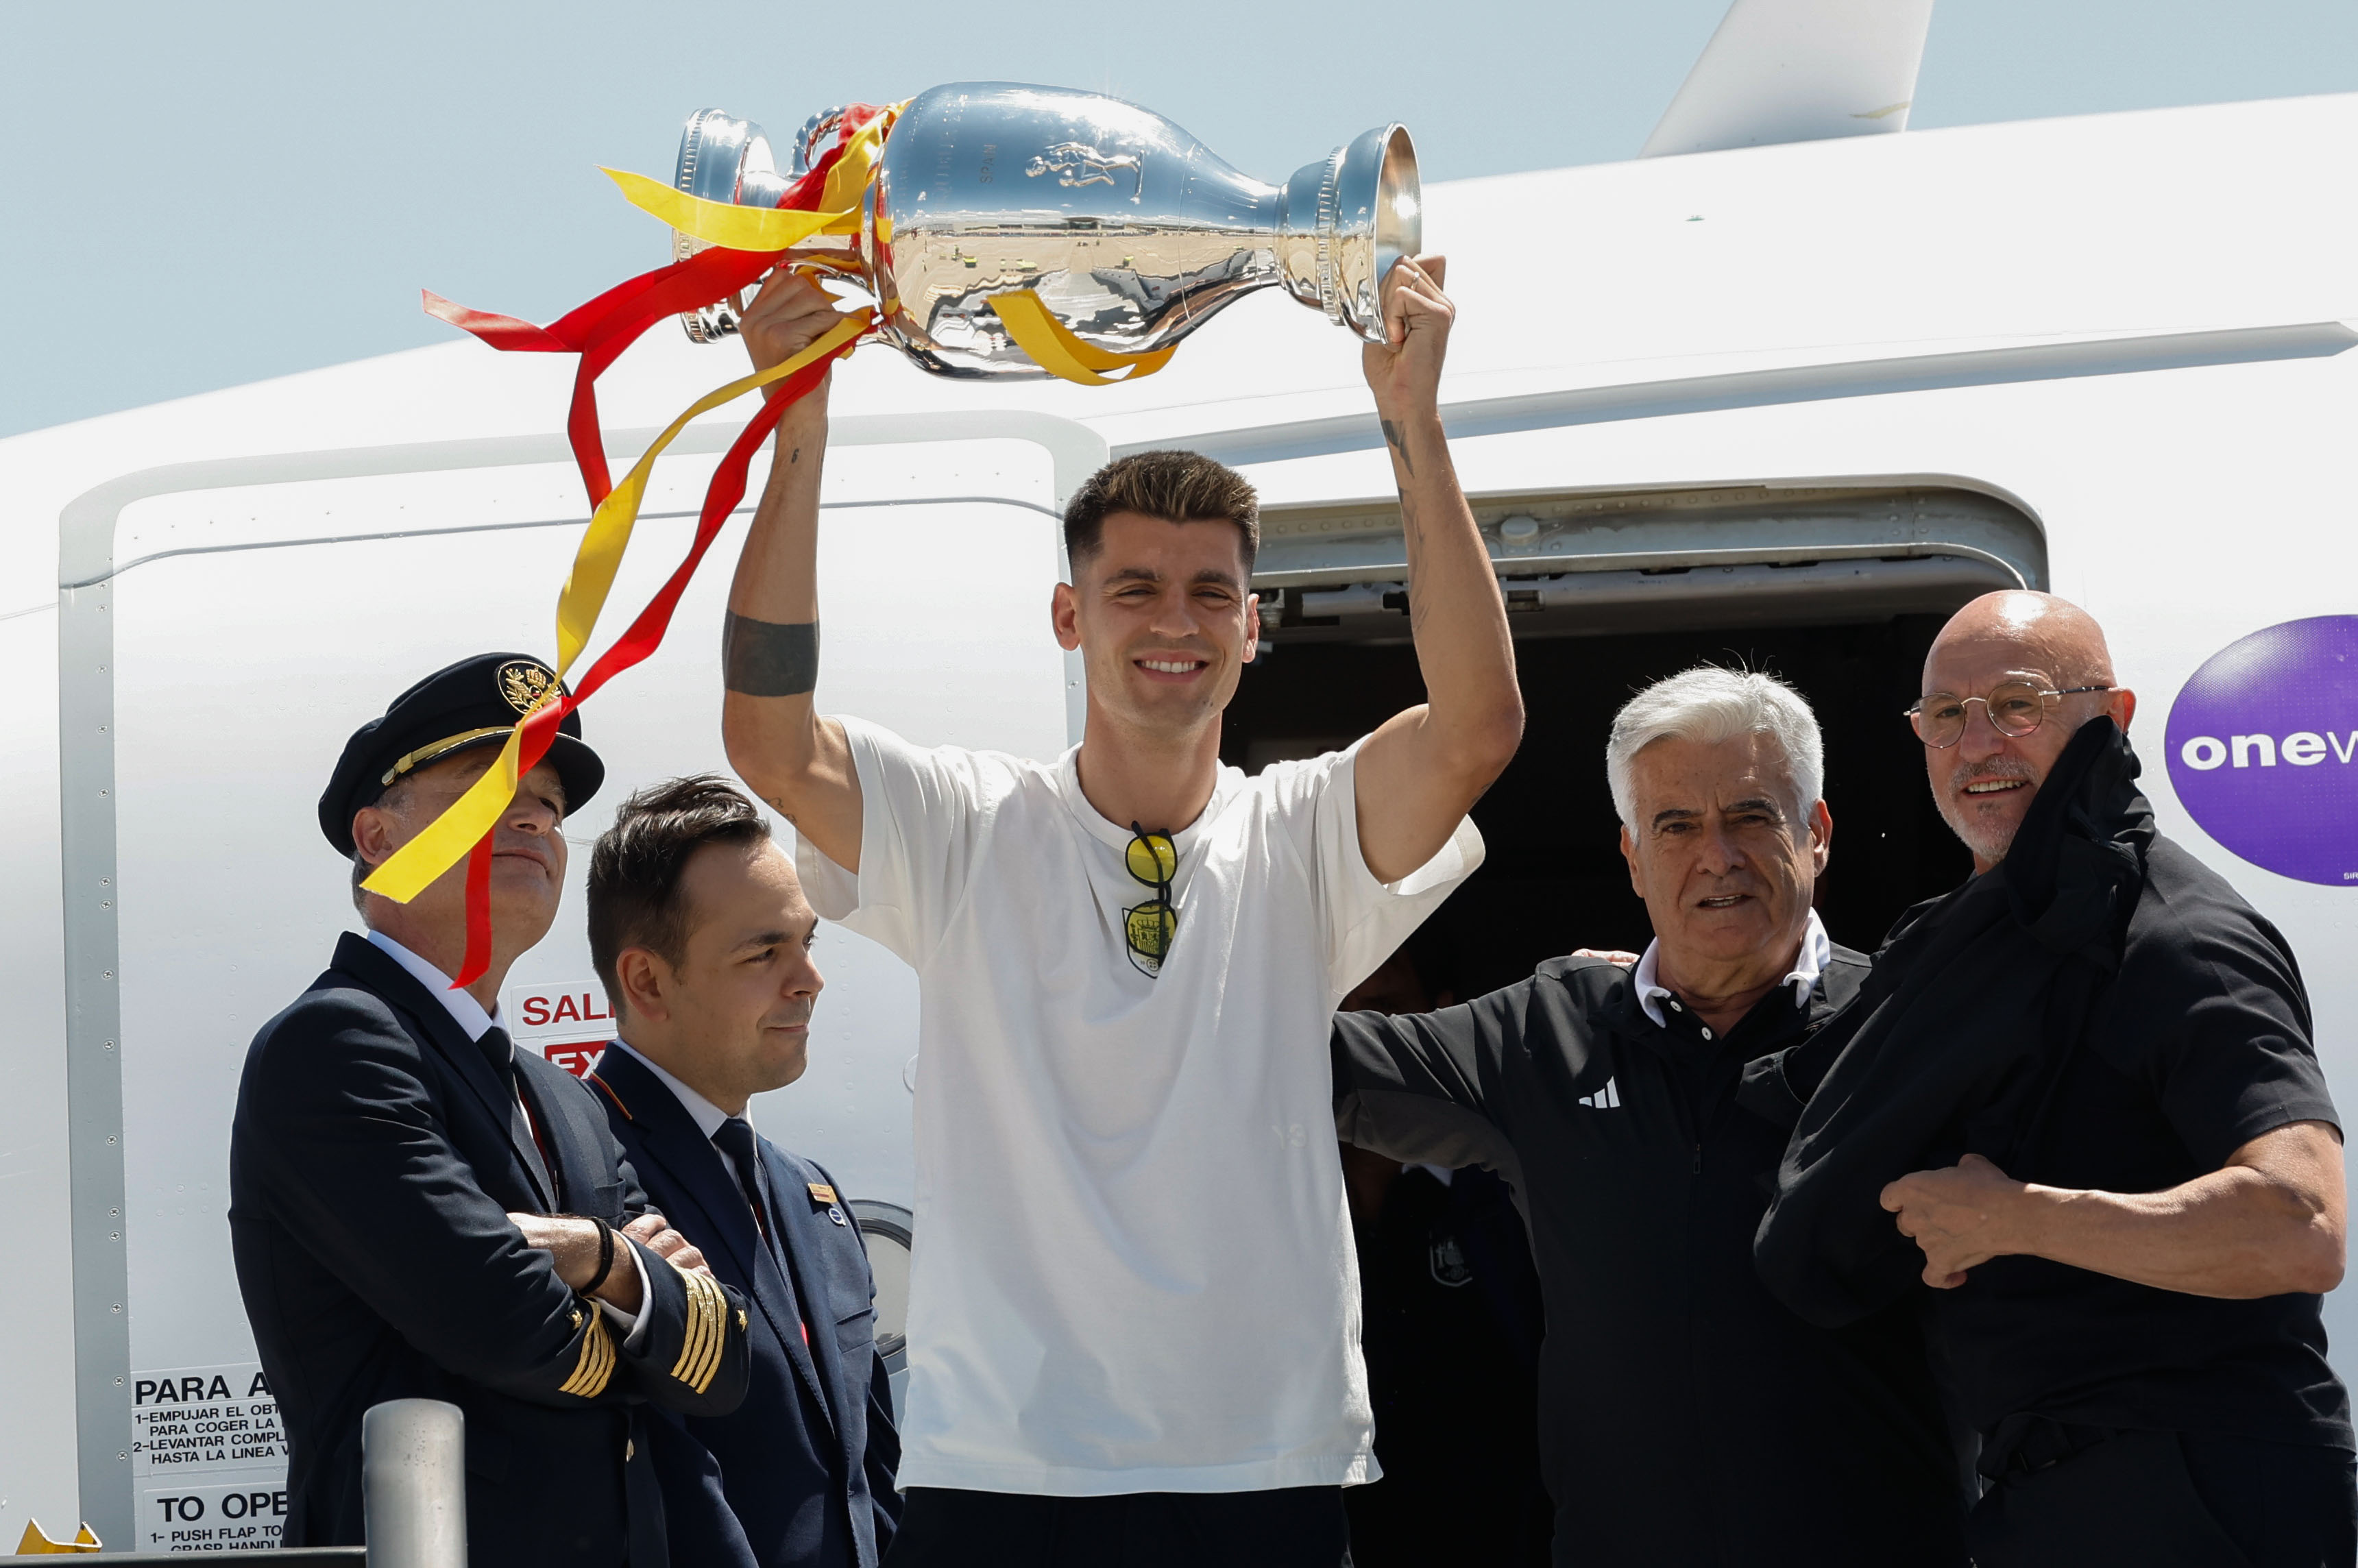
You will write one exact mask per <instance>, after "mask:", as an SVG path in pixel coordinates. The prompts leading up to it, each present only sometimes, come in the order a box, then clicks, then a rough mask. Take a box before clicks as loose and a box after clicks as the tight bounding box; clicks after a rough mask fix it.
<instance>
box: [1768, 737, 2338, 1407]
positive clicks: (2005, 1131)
mask: <svg viewBox="0 0 2358 1568" xmlns="http://www.w3.org/2000/svg"><path fill="white" fill-rule="evenodd" d="M2136 773H2137V765H2136V756H2135V754H2134V753H2133V752H2131V751H2130V749H2129V745H2128V741H2127V740H2126V739H2125V737H2124V736H2123V735H2122V734H2121V732H2120V731H2119V730H2116V729H2115V728H2114V726H2113V724H2112V721H2111V720H2110V719H2097V720H2095V721H2094V722H2093V723H2090V724H2088V725H2085V726H2083V727H2082V729H2081V730H2080V731H2079V732H2078V733H2077V734H2076V735H2074V736H2073V737H2072V739H2071V743H2070V744H2069V745H2068V746H2066V747H2065V748H2064V751H2063V753H2062V755H2061V757H2060V758H2059V759H2058V760H2057V762H2056V765H2055V767H2054V769H2053V770H2052V771H2051V772H2050V773H2049V775H2048V778H2047V780H2046V781H2045V783H2044V784H2041V786H2040V788H2039V795H2038V796H2037V798H2036V799H2034V800H2033V801H2032V802H2031V805H2030V809H2029V810H2028V812H2026V813H2025V814H2024V818H2023V824H2022V828H2021V831H2020V832H2018V833H2017V835H2016V837H2015V840H2014V843H2013V845H2012V847H2011V848H2010V849H2009V850H2008V852H2007V855H2006V860H2004V861H2003V862H2002V863H2000V864H1999V865H1998V866H1996V868H1995V869H1993V870H1991V871H1988V872H1987V873H1985V874H1984V875H1982V876H1979V877H1976V878H1974V880H1973V881H1969V882H1967V883H1966V884H1965V885H1964V886H1963V887H1961V888H1959V889H1958V890H1957V891H1956V892H1952V893H1950V894H1949V895H1948V896H1946V897H1945V898H1942V899H1939V900H1935V901H1934V902H1932V903H1929V904H1925V905H1922V906H1920V907H1919V908H1917V909H1915V910H1912V911H1910V912H1909V914H1907V915H1905V916H1903V917H1902V918H1901V921H1900V923H1899V925H1898V927H1897V928H1896V929H1895V930H1894V932H1893V934H1892V936H1891V938H1890V940H1889V942H1888V943H1887V946H1885V947H1884V949H1883V951H1882V952H1880V953H1878V954H1877V956H1876V960H1875V971H1874V975H1873V977H1872V978H1871V979H1869V980H1868V981H1867V983H1866V988H1865V989H1864V990H1863V991H1862V993H1861V994H1860V996H1859V998H1858V1000H1856V1001H1855V1002H1854V1003H1853V1004H1852V1005H1851V1007H1850V1008H1849V1009H1848V1010H1847V1011H1845V1012H1844V1014H1843V1015H1842V1016H1840V1017H1838V1018H1836V1019H1835V1020H1834V1021H1833V1022H1831V1023H1829V1024H1828V1025H1827V1026H1826V1027H1825V1028H1824V1029H1823V1030H1822V1031H1821V1032H1820V1033H1818V1034H1817V1035H1816V1036H1815V1037H1814V1038H1812V1039H1811V1040H1810V1041H1808V1042H1806V1043H1805V1044H1802V1045H1801V1046H1800V1047H1798V1048H1797V1049H1796V1050H1794V1051H1792V1052H1791V1053H1790V1054H1786V1055H1785V1056H1783V1057H1782V1058H1781V1059H1779V1060H1777V1061H1773V1062H1769V1063H1764V1064H1756V1065H1755V1066H1754V1068H1753V1069H1751V1070H1750V1072H1749V1073H1748V1075H1747V1082H1746V1085H1745V1088H1744V1098H1745V1100H1746V1103H1747V1104H1750V1105H1753V1106H1756V1107H1757V1108H1760V1109H1762V1110H1763V1112H1764V1113H1766V1114H1772V1115H1773V1114H1777V1113H1778V1111H1779V1108H1780V1107H1781V1108H1782V1109H1783V1113H1784V1114H1786V1115H1789V1116H1790V1115H1795V1114H1798V1118H1799V1121H1798V1126H1797V1128H1796V1130H1795V1131H1794V1134H1793V1139H1792V1143H1791V1145H1790V1149H1789V1150H1788V1151H1787V1153H1786V1157H1785V1161H1784V1164H1783V1166H1782V1168H1781V1170H1780V1171H1779V1185H1778V1193H1777V1201H1776V1203H1775V1205H1774V1206H1773V1207H1771V1209H1770V1210H1769V1212H1768V1216H1767V1217H1766V1218H1765V1219H1764V1220H1763V1221H1762V1224H1761V1227H1760V1234H1759V1238H1758V1245H1757V1248H1756V1252H1757V1256H1758V1260H1759V1262H1760V1269H1761V1273H1762V1275H1763V1276H1764V1277H1765V1278H1766V1279H1767V1280H1768V1284H1769V1287H1770V1288H1771V1289H1772V1290H1774V1291H1776V1292H1777V1293H1778V1294H1779V1296H1780V1297H1781V1298H1782V1299H1783V1300H1784V1301H1785V1302H1786V1303H1788V1304H1790V1305H1791V1306H1792V1307H1793V1308H1794V1310H1795V1311H1797V1312H1800V1313H1801V1314H1803V1315H1805V1316H1807V1317H1810V1318H1812V1319H1813V1320H1815V1321H1817V1322H1821V1323H1844V1322H1848V1321H1851V1320H1853V1319H1855V1318H1856V1317H1858V1316H1859V1315H1860V1314H1865V1313H1871V1312H1875V1311H1878V1310H1887V1303H1892V1302H1894V1301H1898V1300H1903V1299H1912V1300H1916V1301H1920V1302H1922V1303H1924V1305H1925V1307H1926V1310H1927V1314H1928V1315H1927V1324H1928V1332H1929V1333H1930V1335H1931V1341H1932V1345H1933V1347H1934V1350H1935V1356H1936V1360H1937V1362H1938V1364H1939V1365H1940V1366H1941V1367H1942V1370H1943V1376H1944V1380H1945V1383H1946V1388H1947V1391H1948V1393H1949V1395H1950V1398H1951V1401H1952V1409H1953V1411H1954V1413H1955V1414H1956V1415H1957V1416H1958V1417H1959V1418H1960V1419H1961V1420H1962V1421H1963V1422H1965V1423H1966V1424H1968V1425H1970V1426H1973V1427H1974V1428H1976V1429H1978V1430H1980V1431H1981V1432H1982V1433H1984V1434H1985V1440H1994V1441H1996V1442H1998V1443H1999V1444H2000V1446H2003V1445H2004V1433H2003V1431H2002V1430H2001V1429H2002V1428H2004V1427H2005V1425H2006V1423H2007V1422H2009V1420H2010V1419H2013V1418H2028V1417H2034V1416H2036V1417H2045V1418H2047V1419H2048V1420H2050V1421H2054V1422H2069V1423H2074V1424H2078V1425H2082V1426H2090V1427H2099V1428H2109V1429H2115V1430H2118V1429H2136V1430H2145V1431H2177V1432H2189V1433H2212V1434H2216V1435H2223V1436H2234V1437H2244V1438H2256V1439H2262V1440H2266V1441H2268V1442H2274V1443H2290V1444H2317V1445H2322V1446H2326V1447H2332V1448H2342V1449H2348V1448H2350V1447H2351V1446H2352V1445H2353V1437H2352V1433H2351V1427H2350V1413H2349V1400H2348V1396H2347V1395H2346V1393H2345V1392H2344V1391H2343V1390H2342V1384H2341V1382H2340V1381H2339V1380H2338V1379H2336V1378H2335V1377H2334V1375H2333V1372H2332V1369H2331V1367H2329V1366H2328V1365H2327V1363H2326V1359H2325V1331H2324V1326H2323V1322H2322V1315H2321V1310H2320V1308H2321V1298H2320V1297H2317V1296H2314V1295H2302V1294H2296V1293H2286V1294H2280V1295H2273V1296H2263V1297H2259V1298H2257V1299H2253V1300H2223V1299H2216V1298H2212V1297H2207V1296H2195V1295H2189V1294H2186V1293H2184V1292H2177V1291H2167V1290H2162V1289H2159V1288H2157V1287H2155V1286H2151V1285H2142V1284H2137V1283H2135V1282H2133V1281H2127V1280H2121V1279H2115V1278H2113V1277H2112V1276H2110V1275H2105V1274H2099V1273H2095V1272H2093V1271H2089V1270H2085V1269H2075V1268H2072V1267H2071V1266H2069V1265H2067V1264H2063V1263H2058V1262H2054V1261H2052V1260H2048V1259H2044V1258H2032V1257H2002V1258H1993V1259H1991V1260H1988V1261H1987V1262H1985V1263H1983V1264H1981V1265H1979V1266H1978V1267H1976V1268H1974V1269H1973V1270H1972V1271H1969V1274H1968V1277H1967V1279H1966V1281H1965V1282H1964V1283H1963V1284H1962V1285H1960V1286H1958V1287H1956V1288H1955V1289H1953V1290H1942V1291H1925V1290H1920V1288H1919V1287H1918V1285H1917V1281H1919V1280H1920V1278H1921V1275H1922V1270H1923V1253H1922V1250H1921V1249H1920V1248H1918V1247H1917V1245H1916V1244H1915V1243H1914V1242H1913V1241H1912V1240H1910V1239H1909V1238H1907V1237H1905V1236H1902V1235H1900V1234H1899V1231H1898V1227H1897V1226H1896V1225H1895V1224H1894V1223H1893V1221H1892V1217H1891V1216H1890V1215H1889V1214H1888V1213H1887V1212H1886V1211H1885V1210H1884V1209H1883V1207H1882V1206H1881V1204H1880V1201H1879V1199H1880V1196H1881V1194H1882V1190H1883V1187H1884V1185H1885V1184H1887V1183H1889V1182H1891V1181H1895V1180H1897V1179H1898V1178H1899V1177H1900V1176H1903V1175H1906V1174H1908V1173H1909V1172H1912V1171H1921V1170H1935V1169H1940V1168H1942V1167H1945V1166H1949V1165H1952V1164H1954V1163H1955V1162H1957V1161H1958V1159H1959V1158H1961V1157H1962V1156H1963V1154H1965V1153H1967V1152H1974V1153H1979V1154H1982V1155H1984V1156H1985V1157H1986V1158H1988V1159H1990V1160H1992V1161H1994V1162H1996V1164H1997V1165H1998V1167H1999V1168H2000V1169H2001V1170H2003V1171H2005V1172H2006V1174H2008V1175H2009V1176H2012V1177H2014V1178H2016V1179H2017V1180H2019V1181H2028V1182H2037V1183H2040V1184H2045V1185H2049V1186H2055V1187H2062V1188H2068V1189H2073V1190H2083V1191H2084V1190H2093V1191H2103V1192H2115V1193H2151V1192H2163V1191H2167V1190H2168V1189H2169V1188H2171V1187H2175V1186H2178V1185H2180V1184H2184V1183H2186V1182H2190V1181H2193V1180H2195V1179H2196V1178H2198V1177H2201V1176H2203V1175H2207V1174H2209V1173H2212V1172H2213V1171H2216V1170H2218V1169H2220V1168H2221V1167H2222V1166H2223V1165H2224V1164H2225V1163H2226V1162H2227V1160H2228V1159H2229V1157H2230V1156H2231V1155H2233V1154H2234V1152H2235V1151H2236V1150H2237V1149H2239V1148H2241V1147H2243V1146H2244V1144H2246V1143H2248V1142H2250V1141H2252V1140H2253V1139H2255V1138H2258V1137H2260V1136H2262V1135H2263V1134H2265V1133H2267V1132H2271V1131H2274V1130H2277V1129H2278V1128H2281V1127H2285V1126H2288V1125H2290V1124H2291V1123H2294V1122H2298V1121H2320V1122H2325V1123H2329V1124H2331V1125H2334V1126H2339V1125H2340V1118H2339V1116H2338V1115H2337V1113H2336V1112H2335V1110H2334V1108H2333V1101H2332V1098H2331V1095H2330V1094H2329V1093H2328V1092H2327V1090H2326V1087H2325V1078H2324V1075H2323V1073H2322V1071H2321V1070H2320V1067H2319V1065H2318V1062H2317V1054H2316V1051H2315V1049H2314V1047H2313V1046H2312V1044H2311V1043H2310V1022H2309V1002H2308V999H2307V997H2306V995H2305V994H2304V992H2303V990H2302V988H2301V982H2300V974H2299V968H2298V967H2297V966H2296V965H2295V963H2294V960H2293V956H2292V951H2291V949H2290V947H2289V946H2288V945H2287V944H2286V942H2285V939H2284V937H2283V935H2281V934H2280V933H2278V932H2277V929H2276V928H2275V927H2274V926H2273V925H2269V924H2268V923H2267V921H2266V920H2264V919H2263V918H2261V916H2260V915H2259V914H2257V913H2256V912H2255V911H2254V910H2253V909H2252V907H2251V906H2250V905H2249V904H2247V903H2244V901H2243V900H2242V899H2241V898H2238V897H2237V896H2236V895H2235V892H2234V889H2233V888H2231V887H2229V886H2228V885H2227V883H2226V881H2224V880H2223V879H2222V878H2221V877H2220V876H2218V875H2217V874H2216V873H2215V872H2213V871H2210V870H2209V869H2208V868H2206V867H2204V866H2203V865H2201V863H2200V862H2198V861H2196V860H2194V858H2193V857H2192V856H2190V855H2189V854H2187V853H2186V851H2185V850H2183V849H2180V848H2179V847H2178V846H2177V845H2175V844H2173V843H2171V842H2170V841H2169V839H2168V838H2163V837H2161V836H2160V835H2159V834H2158V833H2156V832H2155V831H2154V827H2153V813H2152V810H2151V808H2150V807H2149V806H2147V803H2146V800H2145V797H2144V796H2143V795H2140V794H2139V793H2138V792H2137V789H2136ZM1821 1080H1822V1081H1821ZM1812 1087H1814V1088H1815V1093H1814V1095H1813V1096H1812V1093H1811V1091H1812ZM1801 1098H1807V1099H1808V1106H1807V1108H1806V1109H1802V1108H1801V1106H1800V1104H1799V1100H1800V1099H1801Z"/></svg>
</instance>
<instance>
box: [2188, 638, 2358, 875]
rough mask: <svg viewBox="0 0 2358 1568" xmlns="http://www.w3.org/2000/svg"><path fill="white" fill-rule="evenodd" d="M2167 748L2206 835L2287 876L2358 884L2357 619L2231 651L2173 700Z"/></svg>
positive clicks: (2204, 669) (2241, 644)
mask: <svg viewBox="0 0 2358 1568" xmlns="http://www.w3.org/2000/svg"><path fill="white" fill-rule="evenodd" d="M2164 744H2165V745H2166V746H2167V748H2168V752H2169V782H2170V784H2171V786H2172V787H2173V788H2174V789H2176V790H2177V791H2178V798H2179V799H2180V801H2181V802H2182V803H2183V804H2184V805H2185V806H2186V809H2187V811H2188V812H2189V813H2190V814H2191V815H2192V816H2193V818H2194V820H2195V821H2196V822H2198V823H2200V824H2201V827H2202V829H2203V831H2204V832H2206V833H2209V834H2210V835H2211V837H2212V838H2216V839H2217V840H2219V842H2220V843H2221V844H2223V845H2224V846H2225V847H2226V848H2227V849H2231V850H2233V851H2234V853H2235V854H2237V855H2240V856H2242V857H2243V858H2244V860H2249V861H2251V862H2252V863H2253V864H2254V865H2255V866H2261V867H2265V868H2266V869H2267V870H2268V871H2275V872H2277V874H2279V875H2281V876H2288V877H2294V878H2298V879H2299V880H2300V881H2308V882H2321V883H2325V884H2328V885H2331V886H2336V887H2346V886H2358V615H2320V616H2316V617H2314V618H2312V619H2310V620H2307V621H2288V622H2284V623H2283V624H2282V625H2277V626H2270V627H2268V628H2266V630H2264V631H2259V632H2255V633H2252V634H2251V635H2250V636H2248V637H2245V638H2244V639H2243V640H2242V641H2241V642H2238V643H2234V644H2233V645H2231V646H2229V647H2227V648H2224V649H2223V650H2221V651H2220V652H2219V653H2218V654H2214V655H2213V656H2212V658H2211V660H2210V661H2209V662H2208V663H2206V664H2205V665H2203V666H2202V667H2201V669H2199V670H2197V671H2195V672H2194V678H2193V679H2191V680H2190V681H2188V682H2187V683H2186V686H2185V688H2184V689H2183V690H2181V691H2180V693H2179V694H2178V699H2177V701H2176V702H2174V703H2173V704H2171V706H2170V709H2169V733H2168V735H2167V736H2166V737H2165V739H2164Z"/></svg>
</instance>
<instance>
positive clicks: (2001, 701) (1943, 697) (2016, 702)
mask: <svg viewBox="0 0 2358 1568" xmlns="http://www.w3.org/2000/svg"><path fill="white" fill-rule="evenodd" d="M2117 689H2118V688H2117V687H2109V686H2073V687H2064V688H2063V689H2062V690H2061V691H2056V690H2053V689H2051V688H2049V687H2042V686H2039V685H2037V684H2035V683H2033V682H2030V681H2027V680H2009V681H2000V682H1998V684H1997V685H1996V686H1994V687H1990V692H1989V695H1988V696H1987V697H1957V696H1953V695H1952V694H1951V693H1949V692H1945V691H1935V692H1927V693H1926V694H1925V695H1924V696H1922V697H1918V698H1917V699H1916V700H1915V701H1914V702H1913V703H1911V704H1909V708H1908V713H1907V719H1908V723H1909V727H1910V728H1912V729H1913V730H1915V731H1916V739H1918V740H1919V741H1923V742H1924V744H1926V745H1927V746H1930V747H1931V748H1932V749H1933V750H1934V751H1936V752H1940V751H1946V750H1947V749H1948V748H1949V747H1951V746H1953V745H1955V744H1956V743H1957V742H1958V741H1962V740H1963V739H1964V738H1965V719H1966V713H1965V709H1966V708H1968V707H1970V706H1971V705H1973V704H1974V703H1976V702H1978V703H1980V704H1981V705H1982V707H1983V708H1984V709H1985V711H1987V713H1988V714H1989V721H1990V728H1991V729H1993V730H1996V731H1997V732H1998V733H1999V734H2001V735H2009V736H2012V737H2013V738H2014V739H2016V740H2017V741H2019V740H2020V739H2022V737H2024V736H2025V735H2028V734H2031V733H2034V732H2035V731H2036V730H2038V729H2039V726H2040V725H2041V724H2044V723H2046V722H2047V716H2048V715H2049V714H2050V713H2052V712H2054V711H2055V705H2056V704H2057V703H2059V702H2061V701H2062V700H2063V699H2064V698H2065V697H2077V696H2079V695H2080V694H2081V693H2082V692H2089V691H2115V690H2117Z"/></svg>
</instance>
